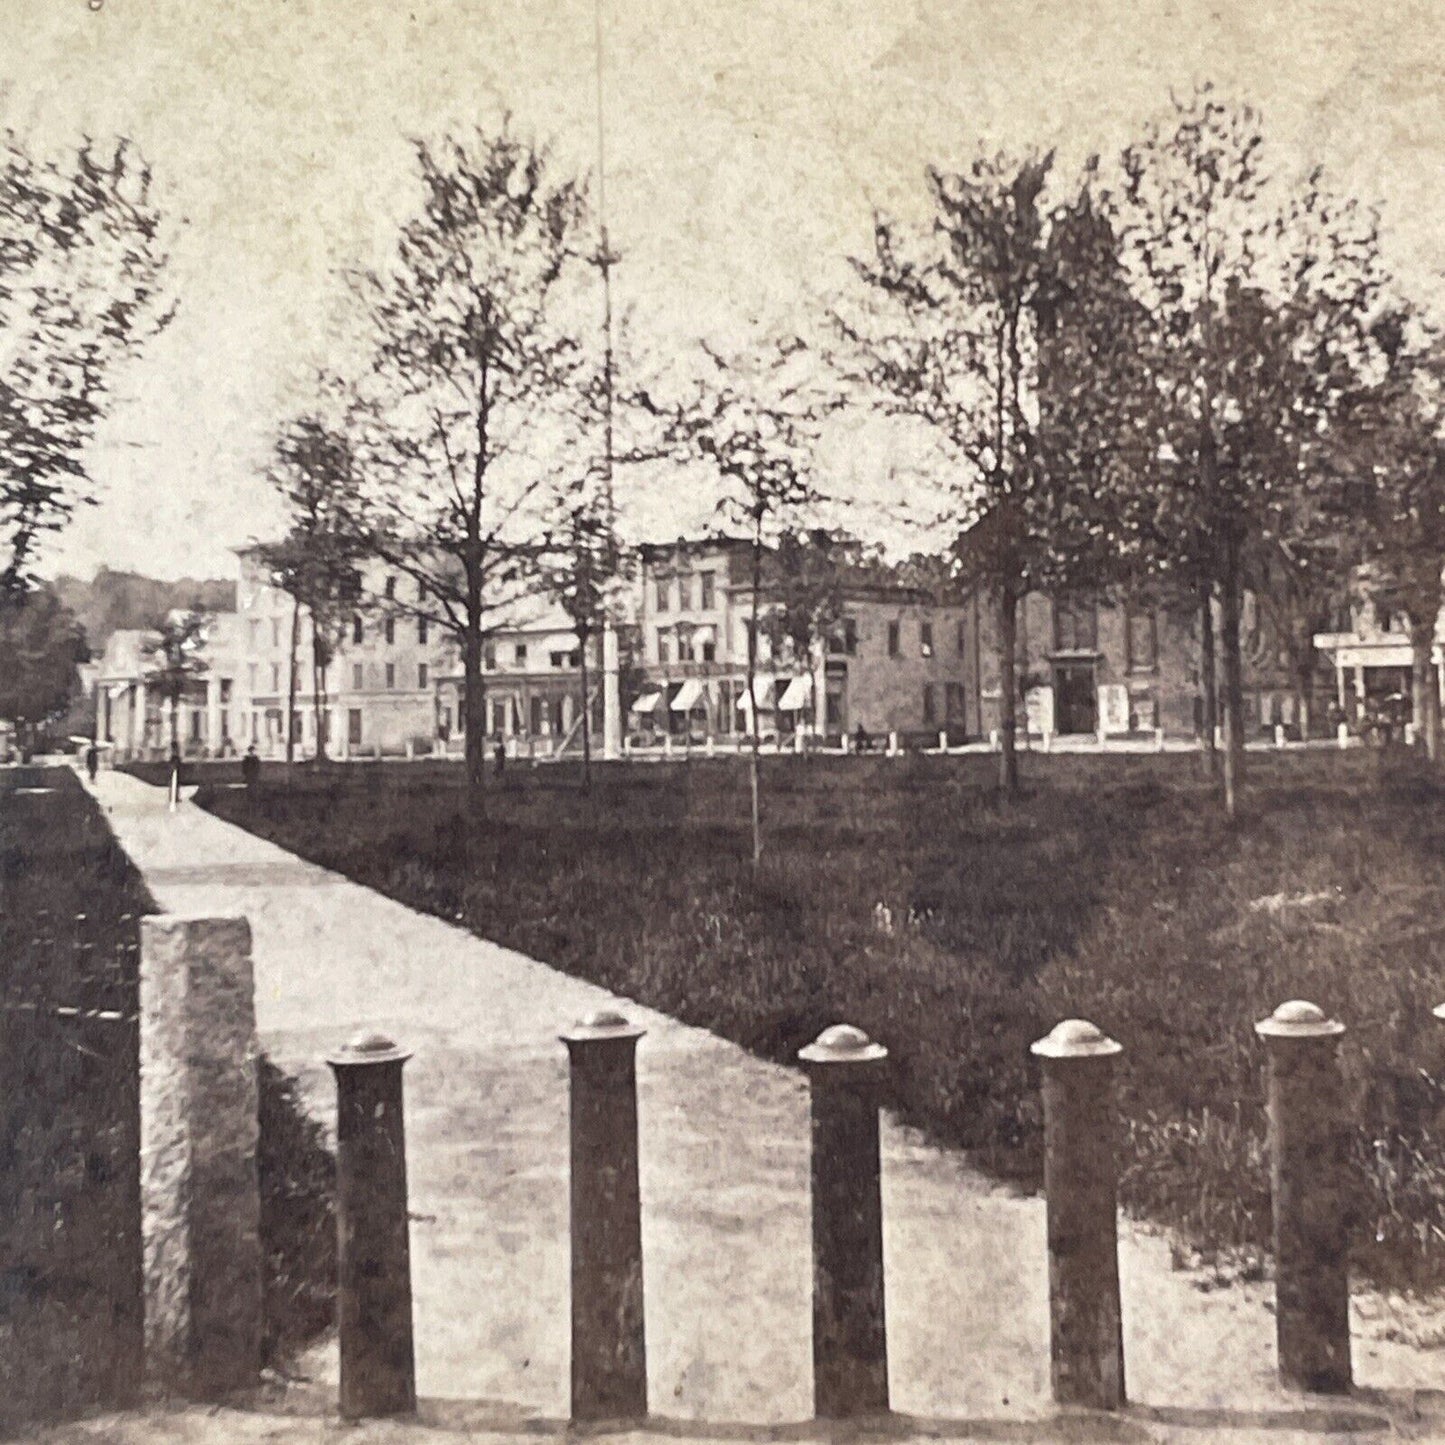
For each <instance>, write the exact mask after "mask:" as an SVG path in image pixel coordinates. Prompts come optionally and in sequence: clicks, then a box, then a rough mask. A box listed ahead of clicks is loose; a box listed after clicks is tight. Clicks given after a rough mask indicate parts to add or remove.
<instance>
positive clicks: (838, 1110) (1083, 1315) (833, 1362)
mask: <svg viewBox="0 0 1445 1445" xmlns="http://www.w3.org/2000/svg"><path fill="white" fill-rule="evenodd" d="M1442 1009H1445V1006H1442ZM1442 1017H1445V1011H1442ZM1256 1031H1257V1033H1258V1034H1259V1035H1260V1037H1261V1038H1262V1039H1263V1040H1264V1043H1265V1045H1266V1048H1267V1050H1268V1057H1269V1093H1268V1113H1269V1129H1270V1141H1271V1189H1272V1197H1273V1205H1274V1252H1275V1278H1276V1285H1275V1289H1276V1309H1275V1318H1276V1331H1277V1344H1278V1356H1279V1360H1278V1363H1279V1373H1280V1376H1281V1379H1282V1380H1283V1381H1284V1383H1285V1384H1287V1385H1290V1386H1293V1387H1296V1388H1300V1389H1305V1390H1312V1391H1321V1392H1341V1391H1346V1390H1348V1389H1349V1388H1350V1385H1351V1369H1350V1334H1349V1282H1348V1274H1347V1264H1348V1229H1347V1225H1346V1220H1347V1207H1346V1182H1345V1180H1346V1175H1345V1170H1346V1150H1347V1146H1348V1139H1347V1134H1346V1130H1345V1125H1344V1110H1343V1088H1342V1083H1341V1078H1340V1071H1339V1062H1338V1047H1337V1046H1338V1043H1339V1040H1340V1037H1341V1035H1342V1034H1343V1033H1344V1026H1343V1025H1342V1024H1339V1023H1336V1022H1334V1021H1333V1020H1330V1019H1328V1018H1326V1016H1325V1015H1324V1013H1323V1012H1322V1011H1321V1010H1320V1009H1318V1008H1317V1007H1316V1006H1315V1005H1313V1004H1309V1003H1303V1002H1300V1001H1292V1002H1289V1003H1286V1004H1282V1005H1281V1006H1280V1007H1279V1008H1278V1009H1277V1010H1276V1011H1275V1012H1274V1013H1273V1014H1272V1015H1271V1016H1270V1017H1269V1018H1268V1019H1265V1020H1264V1021H1262V1022H1261V1023H1259V1024H1258V1025H1256ZM642 1034H643V1030H642V1029H640V1028H636V1027H634V1026H633V1025H632V1024H630V1023H629V1022H628V1021H627V1020H626V1019H624V1018H623V1017H621V1016H620V1015H619V1014H616V1013H613V1012H610V1011H608V1012H602V1013H597V1014H594V1015H592V1016H590V1017H589V1018H587V1019H586V1020H584V1021H583V1022H581V1023H579V1024H577V1025H576V1026H575V1027H573V1028H572V1029H570V1030H568V1031H567V1032H566V1033H564V1034H563V1035H562V1036H561V1037H562V1041H563V1042H564V1043H565V1044H566V1046H567V1051H568V1055H569V1063H570V1098H571V1131H570V1132H571V1146H570V1149H571V1161H570V1162H571V1179H570V1189H571V1201H570V1202H571V1241H572V1270H571V1284H572V1311H571V1315H572V1319H571V1328H572V1338H571V1346H572V1349H571V1360H572V1367H571V1413H572V1418H573V1420H575V1421H579V1422H583V1421H593V1422H596V1421H606V1420H612V1421H622V1420H637V1419H642V1418H644V1417H645V1416H646V1415H647V1408H648V1405H647V1347H646V1330H645V1324H644V1317H643V1271H642V1219H641V1196H640V1190H639V1181H638V1129H637V1075H636V1049H637V1041H638V1039H640V1038H641V1037H642ZM1032 1051H1033V1053H1034V1054H1035V1056H1037V1057H1038V1059H1039V1061H1040V1065H1041V1069H1042V1075H1043V1103H1044V1186H1045V1195H1046V1211H1047V1232H1048V1253H1049V1317H1050V1376H1051V1382H1052V1389H1053V1395H1054V1399H1055V1400H1056V1401H1057V1402H1058V1403H1059V1404H1062V1405H1072V1406H1086V1407H1091V1408H1094V1409H1103V1410H1115V1409H1118V1408H1120V1407H1121V1406H1122V1405H1123V1404H1124V1403H1125V1399H1126V1391H1125V1382H1124V1342H1123V1317H1122V1310H1121V1304H1120V1291H1119V1262H1118V1223H1117V1221H1118V1197H1117V1196H1118V1188H1117V1163H1116V1142H1117V1134H1118V1124H1119V1116H1118V1110H1117V1105H1116V1100H1115V1069H1116V1065H1117V1063H1118V1060H1119V1057H1120V1055H1121V1054H1122V1052H1123V1050H1122V1048H1121V1046H1120V1045H1119V1044H1117V1043H1115V1042H1114V1041H1113V1040H1112V1039H1109V1038H1107V1037H1106V1036H1105V1035H1104V1034H1103V1033H1102V1032H1101V1031H1100V1030H1099V1029H1098V1028H1096V1027H1095V1026H1094V1025H1093V1024H1091V1023H1088V1022H1086V1021H1084V1020H1081V1019H1066V1020H1065V1021H1064V1022H1063V1023H1061V1024H1059V1025H1058V1026H1057V1027H1056V1028H1055V1029H1054V1030H1053V1031H1052V1032H1051V1033H1050V1034H1049V1035H1048V1036H1047V1037H1045V1038H1043V1039H1040V1040H1039V1041H1038V1042H1037V1043H1035V1044H1034V1045H1033V1050H1032ZM409 1057H410V1055H409V1054H407V1053H406V1052H405V1051H403V1050H401V1049H398V1048H397V1047H396V1046H395V1045H394V1044H393V1043H392V1042H391V1041H390V1040H389V1039H387V1038H384V1037H382V1036H380V1035H375V1034H372V1035H364V1036H362V1037H360V1038H358V1039H357V1040H355V1041H354V1042H353V1043H352V1044H350V1045H348V1046H347V1047H346V1048H345V1049H343V1050H341V1051H339V1052H338V1053H336V1054H333V1055H332V1056H330V1057H329V1058H328V1060H327V1062H328V1063H329V1064H330V1065H331V1067H332V1069H333V1070H334V1071H335V1074H336V1081H337V1095H338V1110H337V1114H338V1118H337V1196H338V1197H337V1218H338V1244H339V1249H338V1300H337V1324H338V1332H339V1336H340V1357H341V1359H340V1363H341V1387H340V1411H341V1414H342V1416H343V1417H345V1418H347V1419H359V1418H364V1417H368V1416H380V1415H395V1414H405V1413H409V1412H411V1411H413V1410H414V1409H415V1408H416V1368H415V1358H414V1349H413V1339H412V1300H411V1270H410V1259H409V1248H408V1234H407V1188H406V1158H405V1154H406V1151H405V1135H404V1128H403V1108H402V1066H403V1065H404V1064H405V1062H406V1060H407V1059H408V1058H409ZM799 1057H800V1061H801V1062H802V1063H803V1065H804V1066H805V1068H806V1069H807V1072H808V1078H809V1084H810V1096H811V1134H812V1239H813V1399H814V1411H815V1414H816V1415H817V1417H818V1418H820V1419H840V1418H850V1417H868V1416H878V1415H882V1414H886V1413H887V1411H888V1409H889V1393H888V1346H887V1324H886V1311H885V1299H884V1275H883V1213H882V1191H881V1177H880V1158H881V1153H880V1147H879V1108H880V1102H881V1097H882V1087H883V1081H884V1077H885V1069H886V1061H887V1057H888V1055H887V1050H886V1049H884V1048H883V1047H882V1046H881V1045H879V1044H876V1043H874V1042H873V1041H872V1040H870V1039H869V1038H868V1037H867V1035H866V1034H864V1033H863V1032H862V1031H861V1030H859V1029H856V1028H852V1027H850V1026H848V1025H835V1026H833V1027H832V1028H829V1029H825V1030H824V1031H823V1033H822V1034H820V1035H819V1037H818V1039H817V1040H816V1042H814V1043H812V1044H810V1045H809V1046H808V1047H807V1048H805V1049H803V1050H802V1052H801V1054H800V1056H799Z"/></svg>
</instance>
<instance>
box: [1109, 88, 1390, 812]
mask: <svg viewBox="0 0 1445 1445" xmlns="http://www.w3.org/2000/svg"><path fill="white" fill-rule="evenodd" d="M1122 169H1123V174H1124V182H1123V185H1122V188H1121V191H1120V192H1119V194H1118V196H1117V197H1115V203H1116V204H1115V214H1116V224H1117V225H1118V227H1119V229H1120V232H1121V235H1122V237H1123V240H1124V242H1125V246H1124V254H1125V258H1126V261H1127V263H1128V265H1129V268H1130V274H1131V280H1132V282H1133V284H1134V286H1135V290H1136V294H1137V296H1138V297H1139V299H1140V301H1141V303H1142V305H1143V307H1144V309H1145V311H1146V312H1147V313H1148V315H1149V317H1150V319H1151V323H1152V324H1151V327H1150V329H1149V334H1148V335H1147V337H1145V338H1144V339H1143V340H1142V342H1141V345H1142V346H1143V347H1144V349H1146V351H1147V355H1148V360H1149V366H1150V369H1151V371H1152V373H1153V376H1154V381H1155V389H1154V394H1155V397H1156V399H1157V402H1158V408H1157V413H1156V425H1157V432H1158V437H1159V443H1160V445H1159V457H1160V465H1159V466H1158V467H1157V468H1155V469H1153V470H1152V471H1151V472H1146V473H1142V474H1141V475H1140V478H1139V481H1140V483H1141V486H1142V487H1143V491H1144V496H1143V502H1142V511H1143V512H1144V513H1147V514H1149V515H1148V517H1147V522H1146V526H1145V529H1144V530H1145V531H1147V532H1148V533H1149V535H1150V537H1151V541H1150V542H1149V543H1148V544H1147V547H1146V550H1150V549H1153V559H1152V560H1153V565H1154V569H1155V571H1156V573H1157V574H1158V575H1160V576H1161V577H1163V578H1165V579H1167V580H1170V581H1173V582H1174V583H1175V584H1176V585H1178V586H1179V587H1180V589H1181V590H1185V589H1187V588H1189V587H1191V586H1197V587H1198V589H1199V597H1200V617H1201V633H1202V636H1203V639H1204V647H1205V656H1204V658H1203V663H1204V667H1203V668H1202V671H1203V672H1204V675H1205V679H1206V694H1207V695H1206V705H1208V703H1209V700H1210V694H1212V688H1211V687H1210V686H1209V680H1210V672H1211V669H1212V638H1211V628H1212V621H1211V619H1212V608H1211V603H1212V601H1213V599H1217V600H1218V607H1219V633H1220V638H1219V641H1220V650H1221V657H1222V663H1223V674H1224V676H1223V702H1224V715H1225V734H1226V749H1225V759H1224V764H1225V765H1224V788H1225V804H1226V808H1227V810H1228V812H1229V813H1230V814H1231V816H1232V815H1233V813H1234V810H1235V807H1236V793H1237V787H1238V782H1239V779H1240V777H1241V775H1242V769H1243V758H1244V706H1243V654H1242V648H1241V636H1240V623H1241V613H1242V603H1243V594H1244V590H1245V587H1246V585H1247V583H1248V581H1249V578H1250V575H1251V570H1252V569H1254V570H1255V571H1256V572H1257V571H1258V570H1259V567H1258V564H1259V559H1260V557H1261V555H1273V549H1275V548H1277V547H1278V545H1279V544H1280V543H1282V542H1283V543H1293V542H1297V541H1306V542H1308V541H1311V540H1314V539H1313V538H1312V537H1311V536H1310V532H1309V524H1310V523H1311V522H1312V521H1313V520H1314V519H1316V518H1318V517H1320V516H1322V515H1324V514H1326V513H1327V512H1328V511H1329V509H1328V508H1322V507H1319V506H1316V505H1315V504H1314V499H1313V498H1312V496H1311V492H1312V488H1314V487H1315V486H1316V485H1318V484H1319V483H1320V482H1321V480H1322V479H1323V478H1324V477H1325V475H1326V474H1325V470H1324V468H1323V467H1322V465H1321V458H1322V455H1323V453H1324V451H1325V443H1324V442H1323V441H1322V438H1323V437H1325V436H1326V435H1327V433H1328V430H1329V427H1330V425H1331V422H1332V420H1333V419H1334V417H1335V415H1336V413H1337V411H1338V407H1339V403H1340V398H1341V396H1342V395H1343V394H1344V393H1346V392H1347V391H1348V390H1349V388H1350V387H1351V386H1352V385H1354V384H1355V380H1356V378H1357V377H1358V376H1359V375H1361V374H1363V373H1364V372H1365V371H1366V370H1367V369H1368V367H1369V364H1370V357H1371V353H1372V351H1373V349H1374V348H1373V344H1372V342H1371V340H1370V334H1369V318H1370V313H1371V311H1372V309H1373V307H1374V305H1375V303H1376V301H1377V297H1378V291H1379V285H1380V280H1381V278H1380V274H1379V265H1378V248H1377V244H1376V237H1375V227H1374V222H1373V218H1372V217H1370V216H1368V215H1366V214H1364V213H1363V212H1362V211H1361V209H1360V208H1359V207H1358V206H1357V205H1355V204H1353V203H1347V202H1338V201H1336V200H1335V199H1334V198H1333V197H1331V196H1330V195H1328V194H1327V193H1326V192H1325V190H1324V189H1323V188H1322V186H1321V184H1320V179H1321V178H1320V175H1319V173H1318V172H1316V173H1314V174H1312V175H1310V176H1309V177H1308V178H1306V180H1305V181H1304V182H1303V183H1302V184H1300V185H1298V186H1294V187H1287V186H1284V185H1282V184H1280V183H1278V182H1276V181H1275V179H1274V178H1273V177H1272V175H1271V172H1270V169H1269V166H1268V163H1267V159H1266V155H1265V141H1264V134H1263V131H1262V128H1261V125H1260V121H1259V117H1258V116H1257V115H1256V113H1255V112H1254V111H1253V110H1251V109H1249V108H1248V107H1232V106H1229V105H1226V104H1224V103H1223V102H1221V101H1219V100H1218V99H1216V98H1215V97H1214V95H1213V93H1212V91H1211V90H1210V89H1209V88H1208V87H1205V88H1203V89H1201V90H1200V91H1198V92H1196V93H1195V94H1194V95H1193V96H1191V97H1187V98H1185V99H1181V100H1176V102H1175V104H1174V107H1173V109H1172V111H1171V112H1170V113H1169V114H1168V115H1167V116H1166V117H1164V118H1163V119H1162V120H1160V121H1157V122H1155V123H1154V124H1152V125H1151V126H1150V127H1148V128H1147V130H1146V132H1145V135H1144V137H1143V139H1142V140H1141V141H1140V142H1138V143H1137V144H1134V145H1131V146H1130V147H1128V148H1127V149H1126V150H1125V152H1124V154H1123V157H1122ZM1136 500H1138V498H1136Z"/></svg>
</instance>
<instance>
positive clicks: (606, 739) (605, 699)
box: [602, 622, 622, 758]
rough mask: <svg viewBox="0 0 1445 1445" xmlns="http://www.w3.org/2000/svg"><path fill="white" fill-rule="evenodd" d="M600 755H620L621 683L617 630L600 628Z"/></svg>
mask: <svg viewBox="0 0 1445 1445" xmlns="http://www.w3.org/2000/svg"><path fill="white" fill-rule="evenodd" d="M602 756H603V757H604V758H619V757H621V756H622V684H621V669H620V664H619V661H618V648H617V630H616V628H614V627H613V626H612V624H611V623H610V622H609V623H605V624H604V625H603V628H602Z"/></svg>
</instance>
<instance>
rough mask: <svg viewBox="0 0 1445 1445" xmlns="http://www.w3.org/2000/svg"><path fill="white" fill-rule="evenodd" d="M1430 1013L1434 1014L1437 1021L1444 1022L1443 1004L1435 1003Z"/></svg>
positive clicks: (1444, 1009)
mask: <svg viewBox="0 0 1445 1445" xmlns="http://www.w3.org/2000/svg"><path fill="white" fill-rule="evenodd" d="M1430 1012H1431V1013H1432V1014H1434V1015H1435V1017H1436V1018H1437V1019H1441V1020H1445V1003H1437V1004H1436V1005H1435V1007H1434V1008H1432V1009H1431V1010H1430Z"/></svg>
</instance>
